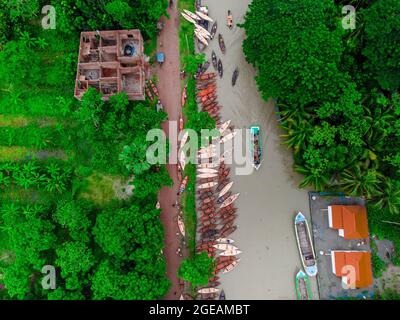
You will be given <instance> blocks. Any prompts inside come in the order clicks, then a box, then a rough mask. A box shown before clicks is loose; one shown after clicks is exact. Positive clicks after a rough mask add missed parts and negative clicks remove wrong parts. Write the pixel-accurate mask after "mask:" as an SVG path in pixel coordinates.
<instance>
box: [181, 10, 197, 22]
mask: <svg viewBox="0 0 400 320" xmlns="http://www.w3.org/2000/svg"><path fill="white" fill-rule="evenodd" d="M181 15H182V17H183V18H184V19H185V20H186V21H188V22H190V23H193V24H196V23H197V22H196V20H194V19H193V18H192V17H190V16H188V15H187V14H186V13H184V12H181Z"/></svg>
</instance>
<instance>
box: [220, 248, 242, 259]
mask: <svg viewBox="0 0 400 320" xmlns="http://www.w3.org/2000/svg"><path fill="white" fill-rule="evenodd" d="M241 253H242V251H240V250H237V249H233V250H226V251H224V252H221V253H220V254H219V255H220V256H222V257H231V256H237V255H238V254H241Z"/></svg>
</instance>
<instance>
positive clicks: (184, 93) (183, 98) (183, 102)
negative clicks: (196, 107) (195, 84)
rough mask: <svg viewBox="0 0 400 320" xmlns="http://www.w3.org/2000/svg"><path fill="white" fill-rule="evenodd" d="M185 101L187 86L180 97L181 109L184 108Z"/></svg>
mask: <svg viewBox="0 0 400 320" xmlns="http://www.w3.org/2000/svg"><path fill="white" fill-rule="evenodd" d="M186 100H187V85H185V87H184V88H183V91H182V97H181V105H182V108H183V107H184V106H185V104H186Z"/></svg>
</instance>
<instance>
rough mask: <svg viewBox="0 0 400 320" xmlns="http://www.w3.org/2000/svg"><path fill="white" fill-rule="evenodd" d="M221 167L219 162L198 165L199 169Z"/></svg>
mask: <svg viewBox="0 0 400 320" xmlns="http://www.w3.org/2000/svg"><path fill="white" fill-rule="evenodd" d="M218 166H219V162H204V163H199V164H198V165H197V167H198V168H202V169H207V168H216V167H218Z"/></svg>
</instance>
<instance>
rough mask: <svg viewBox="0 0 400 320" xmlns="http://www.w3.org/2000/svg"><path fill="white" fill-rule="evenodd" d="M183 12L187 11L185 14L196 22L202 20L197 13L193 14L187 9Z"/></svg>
mask: <svg viewBox="0 0 400 320" xmlns="http://www.w3.org/2000/svg"><path fill="white" fill-rule="evenodd" d="M183 11H185V13H186V14H187V15H188V16H189V17H191V18H192V19H194V20H200V18H199V17H198V16H197V15H196V14H195V13H193V12H191V11H189V10H186V9H183Z"/></svg>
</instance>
